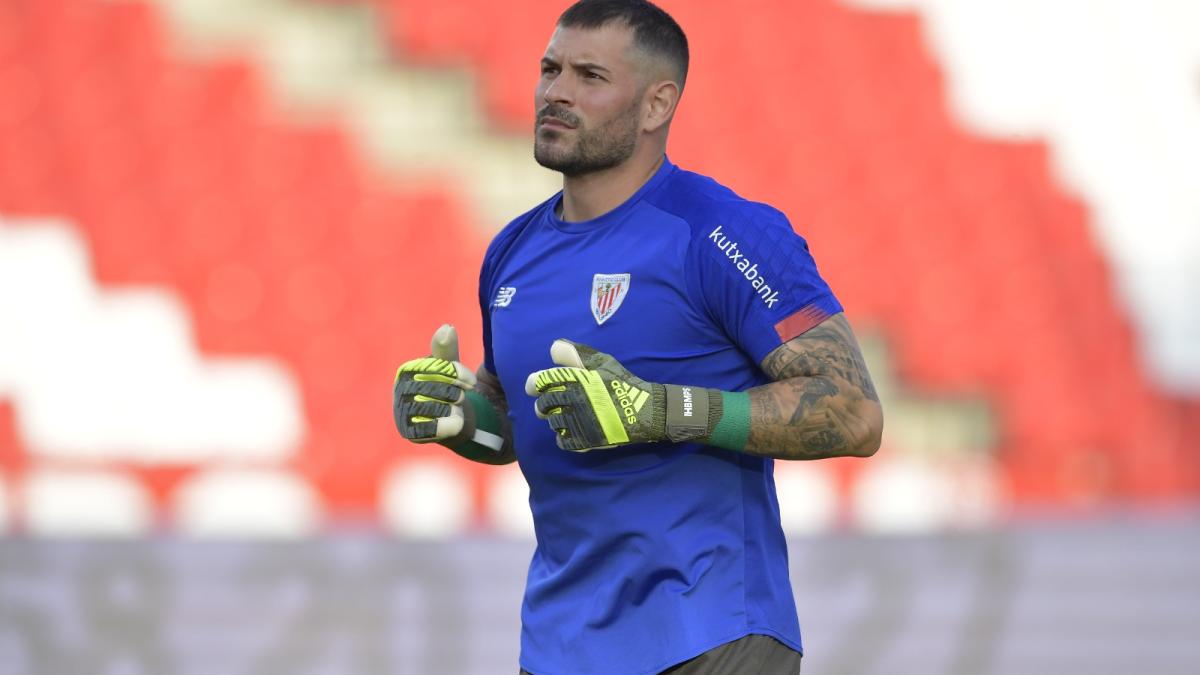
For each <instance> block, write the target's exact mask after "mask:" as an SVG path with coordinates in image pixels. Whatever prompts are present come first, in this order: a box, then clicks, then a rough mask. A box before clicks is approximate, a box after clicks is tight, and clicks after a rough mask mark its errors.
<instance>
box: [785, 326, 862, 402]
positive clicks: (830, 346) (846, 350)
mask: <svg viewBox="0 0 1200 675" xmlns="http://www.w3.org/2000/svg"><path fill="white" fill-rule="evenodd" d="M762 368H763V370H764V371H765V372H766V373H767V375H770V376H771V379H773V380H776V381H778V380H784V379H787V378H790V377H816V376H820V375H836V376H837V377H840V378H842V379H843V380H846V381H847V382H849V383H850V384H852V385H854V386H856V387H858V388H859V389H861V390H862V392H863V395H864V396H866V397H867V398H869V399H871V400H872V401H879V395H878V394H876V393H875V386H874V385H873V384H871V376H870V374H869V373H867V363H866V361H864V360H863V357H862V352H861V351H860V350H859V348H858V341H857V340H855V339H854V333H853V331H851V330H850V324H849V322H847V321H846V317H845V315H843V314H837V315H834V316H833V317H831V318H830V319H827V320H826V321H824V322H822V323H821V324H819V325H818V326H816V327H814V328H812V329H811V330H809V331H808V332H806V333H804V334H803V335H801V336H799V337H797V338H795V339H793V340H791V341H789V342H787V343H785V344H783V345H781V346H780V347H779V348H778V349H776V350H775V351H773V352H771V353H770V354H768V355H767V358H765V359H763V363H762Z"/></svg>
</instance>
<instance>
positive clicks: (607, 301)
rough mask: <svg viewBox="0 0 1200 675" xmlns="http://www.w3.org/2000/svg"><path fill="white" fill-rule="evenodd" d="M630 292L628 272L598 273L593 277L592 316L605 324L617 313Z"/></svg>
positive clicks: (598, 322)
mask: <svg viewBox="0 0 1200 675" xmlns="http://www.w3.org/2000/svg"><path fill="white" fill-rule="evenodd" d="M628 294H629V275H628V274H597V275H595V276H593V277H592V316H594V317H596V323H597V324H603V323H604V322H605V321H608V319H609V317H611V316H612V315H613V314H616V313H617V310H618V309H620V307H621V302H622V301H624V300H625V296H626V295H628Z"/></svg>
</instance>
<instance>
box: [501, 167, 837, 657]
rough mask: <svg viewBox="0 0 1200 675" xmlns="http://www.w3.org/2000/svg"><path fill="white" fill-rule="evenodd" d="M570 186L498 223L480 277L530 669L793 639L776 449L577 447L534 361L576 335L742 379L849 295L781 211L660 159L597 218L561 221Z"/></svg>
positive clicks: (720, 385) (630, 358) (647, 364)
mask: <svg viewBox="0 0 1200 675" xmlns="http://www.w3.org/2000/svg"><path fill="white" fill-rule="evenodd" d="M560 200H561V193H560V194H559V195H556V196H555V197H553V198H551V199H550V200H548V201H546V202H545V203H543V204H541V205H540V206H538V207H537V208H535V209H533V210H532V211H530V212H528V213H526V214H525V215H523V216H521V217H520V218H518V219H516V220H515V221H513V222H512V223H511V224H509V225H508V226H507V227H506V228H505V229H504V230H502V231H501V232H500V233H499V234H498V235H497V236H496V238H495V240H494V241H493V242H492V244H491V246H490V247H489V249H488V252H487V256H486V258H485V259H484V263H483V268H482V272H481V275H480V305H481V308H482V310H483V319H484V320H483V326H484V351H485V361H484V365H485V367H486V368H487V369H488V370H489V371H491V372H492V373H494V374H495V375H497V376H498V377H499V379H500V382H501V384H502V386H503V388H504V392H505V394H506V395H507V398H508V416H509V419H510V420H511V421H512V429H513V442H514V448H515V450H516V455H517V460H518V462H519V463H520V467H521V471H522V472H523V473H524V474H525V478H526V479H527V480H528V482H529V489H530V492H529V505H530V508H531V510H532V511H533V520H534V529H535V533H536V537H537V549H536V550H535V552H534V555H533V560H532V562H531V563H530V566H529V577H528V583H527V586H526V590H525V600H524V603H523V606H522V610H521V620H522V631H521V665H522V667H523V668H525V669H526V670H528V671H530V672H532V673H534V674H535V675H588V674H592V673H594V674H597V675H600V674H603V675H639V674H643V673H657V672H659V671H661V670H664V669H666V668H668V667H670V666H671V665H673V664H675V663H678V662H681V661H684V660H687V659H689V658H691V657H693V656H696V655H698V654H701V653H703V652H705V651H707V650H709V649H712V648H714V647H716V646H718V645H721V644H723V643H725V642H729V641H731V640H734V639H737V638H739V637H742V636H745V635H748V634H752V633H757V634H765V635H770V636H773V637H775V638H777V639H778V640H780V641H782V642H783V643H785V644H787V645H789V646H790V647H792V648H793V649H796V650H797V651H800V650H801V644H800V627H799V624H798V622H797V619H796V608H795V603H794V600H793V597H792V590H791V585H790V582H789V580H788V561H787V549H786V546H785V542H784V537H783V532H782V530H781V528H780V525H779V505H778V502H777V500H776V496H775V482H774V478H773V473H772V470H773V466H774V465H773V462H772V460H771V459H764V458H760V457H755V456H751V455H748V454H744V453H738V452H732V451H728V450H722V449H718V448H712V447H708V446H704V445H699V444H695V443H687V444H671V443H656V444H639V445H628V446H623V447H617V448H609V449H602V450H593V451H591V452H588V453H572V452H566V451H563V450H560V449H559V448H558V446H557V445H556V444H555V441H554V433H553V431H552V430H551V429H550V427H549V425H547V424H546V422H545V421H544V420H541V419H538V418H537V416H536V415H535V414H534V408H533V399H532V398H530V397H529V396H527V395H526V394H525V379H526V377H528V375H529V374H530V373H532V372H533V371H535V370H541V369H543V368H549V367H552V366H554V365H555V364H553V363H552V362H551V361H550V343H551V342H553V341H554V340H555V339H556V338H568V339H571V340H574V341H577V342H582V343H584V344H587V345H590V346H592V347H594V348H596V349H599V350H601V351H604V352H607V353H609V354H612V355H613V356H614V357H615V358H616V359H617V360H619V361H620V362H621V363H622V364H623V365H624V366H625V367H626V368H628V369H629V370H630V371H631V372H633V373H634V374H635V375H637V376H638V377H640V378H642V379H644V380H647V381H650V382H660V383H673V384H689V385H696V386H702V387H711V388H714V389H722V390H725V391H743V390H746V389H749V388H751V387H754V386H757V385H761V384H764V383H766V382H768V381H769V379H768V378H767V377H766V375H765V374H764V373H763V372H762V370H761V368H760V367H759V364H760V363H761V362H762V359H763V358H764V357H765V356H766V355H767V354H769V353H770V352H771V351H772V350H774V349H775V348H776V347H778V346H779V345H780V344H782V343H783V342H784V341H786V340H788V339H790V338H791V337H794V336H795V335H798V334H800V333H802V332H803V331H804V330H806V329H807V328H809V327H811V326H813V325H815V324H816V323H819V322H820V321H822V320H824V319H825V318H826V317H828V316H830V315H832V314H835V313H837V312H839V311H841V306H840V305H839V304H838V301H837V299H836V298H834V296H833V294H832V293H831V292H830V290H829V287H828V286H827V285H826V284H825V282H824V281H822V280H821V278H820V276H818V274H817V270H816V266H815V264H814V263H813V259H812V257H811V255H810V254H809V252H808V246H807V245H806V243H805V242H804V240H803V239H802V238H800V237H799V236H798V235H797V234H796V233H795V232H793V231H792V228H791V225H790V224H789V223H788V221H787V218H786V217H784V216H783V214H781V213H780V212H779V211H777V210H775V209H773V208H771V207H769V206H766V205H763V204H758V203H754V202H749V201H746V200H744V199H742V198H740V197H738V196H737V195H736V194H734V193H733V192H732V191H730V190H729V189H727V188H725V187H722V186H721V185H719V184H718V183H716V182H715V181H713V180H711V179H709V178H706V177H703V176H700V175H697V174H694V173H691V172H688V171H683V170H681V169H679V168H677V167H675V166H673V165H672V164H671V163H670V162H669V161H665V160H664V163H663V166H662V167H661V168H660V169H659V170H658V171H657V172H656V173H655V175H654V176H653V177H652V178H651V179H650V180H649V181H648V182H647V183H646V184H645V185H644V186H643V187H642V188H641V189H640V190H638V192H637V193H636V194H634V195H633V196H632V197H630V198H629V200H628V201H626V202H625V203H624V204H622V205H621V206H619V207H617V208H616V209H614V210H613V211H610V212H609V213H607V214H605V215H603V216H601V217H599V218H596V219H594V220H590V221H586V222H576V223H570V222H564V221H562V220H560V219H559V218H557V217H556V215H555V210H556V207H557V205H558V203H559V202H560Z"/></svg>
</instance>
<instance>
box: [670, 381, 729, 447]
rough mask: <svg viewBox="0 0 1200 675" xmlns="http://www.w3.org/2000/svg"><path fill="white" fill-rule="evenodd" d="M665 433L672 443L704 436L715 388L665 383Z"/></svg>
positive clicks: (706, 430)
mask: <svg viewBox="0 0 1200 675" xmlns="http://www.w3.org/2000/svg"><path fill="white" fill-rule="evenodd" d="M663 388H664V389H665V390H666V391H665V392H664V393H665V398H666V423H667V428H666V434H667V440H669V441H671V442H672V443H684V442H687V441H694V440H697V439H700V438H704V437H705V436H707V435H708V431H709V408H710V401H711V400H712V399H713V397H714V396H713V395H714V394H717V395H719V394H720V392H718V391H717V390H715V389H703V388H701V387H689V386H681V385H678V384H665V385H663Z"/></svg>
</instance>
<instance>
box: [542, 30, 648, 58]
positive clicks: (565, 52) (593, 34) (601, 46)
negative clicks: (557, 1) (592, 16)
mask: <svg viewBox="0 0 1200 675" xmlns="http://www.w3.org/2000/svg"><path fill="white" fill-rule="evenodd" d="M632 46H633V30H632V29H630V28H629V27H628V26H626V25H624V24H622V23H619V22H611V23H607V24H605V25H603V26H600V27H599V28H579V27H570V28H567V27H563V26H558V27H556V28H555V29H554V34H552V35H551V36H550V44H548V45H546V57H547V58H550V59H553V60H555V61H559V62H586V63H594V64H596V65H600V66H604V67H606V68H609V69H613V68H615V67H628V66H630V65H631V58H630V57H631V53H632V51H633V50H632Z"/></svg>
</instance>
